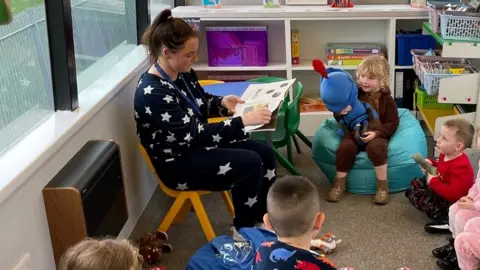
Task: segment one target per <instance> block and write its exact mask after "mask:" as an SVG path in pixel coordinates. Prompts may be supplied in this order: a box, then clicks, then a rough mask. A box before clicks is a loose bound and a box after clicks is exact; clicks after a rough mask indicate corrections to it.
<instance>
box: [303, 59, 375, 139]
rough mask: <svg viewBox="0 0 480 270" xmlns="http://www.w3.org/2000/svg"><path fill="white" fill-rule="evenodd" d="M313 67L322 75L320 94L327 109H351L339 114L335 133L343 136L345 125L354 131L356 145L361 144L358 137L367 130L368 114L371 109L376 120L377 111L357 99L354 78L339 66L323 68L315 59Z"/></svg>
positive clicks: (338, 111) (332, 110) (334, 111)
mask: <svg viewBox="0 0 480 270" xmlns="http://www.w3.org/2000/svg"><path fill="white" fill-rule="evenodd" d="M312 65H313V68H314V70H315V71H316V72H318V73H320V74H321V75H322V77H323V79H322V81H321V83H320V92H321V93H320V96H321V97H322V100H323V103H325V106H326V107H327V109H328V110H329V111H331V112H333V113H340V112H341V111H342V110H344V109H346V108H347V107H348V106H350V107H351V110H350V111H349V112H348V113H347V114H345V115H342V116H341V119H340V121H339V123H338V124H339V126H340V127H339V129H338V130H337V134H338V135H339V136H340V137H343V135H344V133H343V128H344V126H345V125H346V126H347V127H348V128H349V129H350V130H353V131H354V133H355V140H356V141H357V143H358V145H360V146H363V145H364V142H363V141H362V140H361V139H360V138H361V137H363V134H364V133H365V132H366V131H367V127H368V121H369V120H370V119H369V115H368V110H370V111H371V113H372V117H373V120H378V115H377V112H376V111H375V110H374V109H373V108H372V107H371V106H370V105H369V104H368V103H366V102H361V101H360V100H358V98H357V95H358V88H357V84H356V82H355V80H354V79H353V78H352V76H351V75H350V74H348V73H347V72H345V71H344V70H343V69H339V68H331V67H329V68H325V66H324V65H323V63H322V61H320V60H318V59H315V60H313V62H312Z"/></svg>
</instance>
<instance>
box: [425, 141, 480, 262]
mask: <svg viewBox="0 0 480 270" xmlns="http://www.w3.org/2000/svg"><path fill="white" fill-rule="evenodd" d="M479 136H480V132H477V147H480V140H479V139H480V138H479ZM479 165H480V162H479ZM448 216H449V227H450V231H451V232H452V237H447V241H448V244H447V245H445V246H443V247H439V248H436V249H434V250H433V251H432V254H433V256H435V257H436V258H437V259H439V260H438V261H437V265H438V266H439V267H440V268H442V269H451V268H454V267H458V265H457V256H456V255H457V254H459V253H462V252H463V251H464V250H457V252H455V248H454V241H455V239H457V238H458V237H457V236H459V235H460V234H461V233H462V232H464V231H465V228H466V227H467V226H466V224H467V223H468V222H469V220H471V219H474V218H480V171H479V172H477V180H476V183H475V184H474V185H473V186H472V187H471V188H470V190H469V191H468V194H467V196H465V197H462V198H460V200H458V201H457V202H456V203H455V204H453V205H452V206H451V207H450V209H449V212H448ZM478 226H479V227H478V228H477V230H478V231H477V232H480V223H478ZM472 228H473V227H472ZM462 241H464V242H468V240H462ZM477 241H480V237H479V238H477ZM479 243H480V242H479ZM478 248H479V250H478V251H479V252H480V244H479V247H478ZM463 255H464V258H466V257H468V256H467V254H465V253H463ZM467 261H468V260H467ZM465 263H467V264H468V262H465ZM477 263H478V260H477ZM461 269H474V268H461ZM475 269H477V268H475Z"/></svg>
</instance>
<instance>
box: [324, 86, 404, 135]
mask: <svg viewBox="0 0 480 270" xmlns="http://www.w3.org/2000/svg"><path fill="white" fill-rule="evenodd" d="M358 99H359V100H360V101H363V102H367V103H368V104H370V106H372V108H373V109H375V111H376V112H377V114H378V121H374V120H370V121H369V123H368V130H369V131H375V132H376V133H377V137H378V138H384V139H387V140H389V139H390V137H392V135H393V134H395V131H397V128H398V125H399V122H400V120H399V118H398V110H397V104H396V102H395V100H394V99H393V97H392V94H391V92H390V89H389V88H388V87H387V88H384V89H381V90H380V91H377V92H370V93H366V92H363V90H362V88H360V87H358ZM369 116H370V119H373V117H372V114H371V112H370V111H369ZM334 117H335V119H336V120H337V121H339V120H340V115H339V114H334Z"/></svg>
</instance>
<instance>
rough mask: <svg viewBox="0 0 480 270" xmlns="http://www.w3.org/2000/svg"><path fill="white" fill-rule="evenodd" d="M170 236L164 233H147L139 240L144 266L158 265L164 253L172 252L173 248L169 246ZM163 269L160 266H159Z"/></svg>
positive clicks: (138, 244)
mask: <svg viewBox="0 0 480 270" xmlns="http://www.w3.org/2000/svg"><path fill="white" fill-rule="evenodd" d="M167 240H168V235H167V234H166V233H164V232H159V231H156V232H153V233H146V234H144V235H143V236H142V237H140V238H138V239H137V241H136V244H137V246H138V249H139V253H140V255H141V256H142V257H143V262H144V266H148V265H155V264H158V263H159V262H160V261H161V260H162V256H163V253H165V252H172V246H171V245H169V244H167V243H166V241H167ZM157 267H159V268H160V269H161V267H160V266H157Z"/></svg>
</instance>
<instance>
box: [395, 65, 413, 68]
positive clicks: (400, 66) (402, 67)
mask: <svg viewBox="0 0 480 270" xmlns="http://www.w3.org/2000/svg"><path fill="white" fill-rule="evenodd" d="M395 69H413V66H395Z"/></svg>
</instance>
